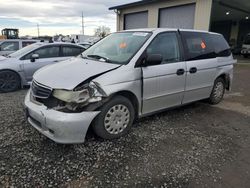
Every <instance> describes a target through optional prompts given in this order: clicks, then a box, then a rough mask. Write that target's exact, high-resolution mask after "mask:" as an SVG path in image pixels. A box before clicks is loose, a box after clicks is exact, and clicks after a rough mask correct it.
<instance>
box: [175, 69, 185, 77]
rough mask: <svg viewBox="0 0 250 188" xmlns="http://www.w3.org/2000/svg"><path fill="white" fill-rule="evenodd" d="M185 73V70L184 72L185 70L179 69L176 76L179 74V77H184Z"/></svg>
mask: <svg viewBox="0 0 250 188" xmlns="http://www.w3.org/2000/svg"><path fill="white" fill-rule="evenodd" d="M184 73H185V70H184V69H178V70H177V72H176V74H177V75H178V76H181V75H183V74H184Z"/></svg>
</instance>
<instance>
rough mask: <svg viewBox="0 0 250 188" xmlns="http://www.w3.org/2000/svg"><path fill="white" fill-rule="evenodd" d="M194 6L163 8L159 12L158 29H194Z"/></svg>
mask: <svg viewBox="0 0 250 188" xmlns="http://www.w3.org/2000/svg"><path fill="white" fill-rule="evenodd" d="M194 13H195V4H189V5H183V6H177V7H171V8H164V9H160V11H159V27H169V28H182V29H193V28H194Z"/></svg>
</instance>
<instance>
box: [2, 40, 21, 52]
mask: <svg viewBox="0 0 250 188" xmlns="http://www.w3.org/2000/svg"><path fill="white" fill-rule="evenodd" d="M17 50H19V42H3V43H2V44H1V51H17Z"/></svg>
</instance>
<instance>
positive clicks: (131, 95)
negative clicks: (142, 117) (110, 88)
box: [113, 90, 139, 119]
mask: <svg viewBox="0 0 250 188" xmlns="http://www.w3.org/2000/svg"><path fill="white" fill-rule="evenodd" d="M117 95H121V96H123V97H125V98H127V99H128V100H129V101H130V102H131V103H132V105H133V107H134V110H135V118H136V119H137V118H138V117H139V101H138V99H137V97H136V95H135V94H134V93H133V92H131V91H127V90H123V91H118V92H116V93H114V94H113V97H114V96H117Z"/></svg>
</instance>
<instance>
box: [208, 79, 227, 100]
mask: <svg viewBox="0 0 250 188" xmlns="http://www.w3.org/2000/svg"><path fill="white" fill-rule="evenodd" d="M225 89H226V86H225V81H224V79H223V78H217V79H216V80H215V82H214V87H213V90H212V92H211V94H210V97H209V103H210V104H218V103H220V102H221V101H222V99H223V96H224V93H225Z"/></svg>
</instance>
